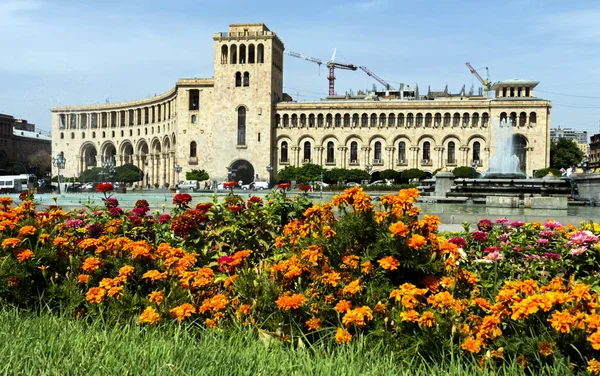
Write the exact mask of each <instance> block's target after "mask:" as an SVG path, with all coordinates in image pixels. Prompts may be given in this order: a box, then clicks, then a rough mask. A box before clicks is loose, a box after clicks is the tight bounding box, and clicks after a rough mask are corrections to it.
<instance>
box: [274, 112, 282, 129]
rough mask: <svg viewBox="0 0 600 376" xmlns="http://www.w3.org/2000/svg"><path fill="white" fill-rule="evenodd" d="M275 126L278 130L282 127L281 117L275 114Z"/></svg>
mask: <svg viewBox="0 0 600 376" xmlns="http://www.w3.org/2000/svg"><path fill="white" fill-rule="evenodd" d="M275 125H276V126H277V128H279V127H281V115H279V114H275Z"/></svg>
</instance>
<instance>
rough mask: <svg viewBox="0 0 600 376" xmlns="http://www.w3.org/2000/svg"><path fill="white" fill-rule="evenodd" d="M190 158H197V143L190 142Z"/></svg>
mask: <svg viewBox="0 0 600 376" xmlns="http://www.w3.org/2000/svg"><path fill="white" fill-rule="evenodd" d="M190 158H196V141H192V142H190Z"/></svg>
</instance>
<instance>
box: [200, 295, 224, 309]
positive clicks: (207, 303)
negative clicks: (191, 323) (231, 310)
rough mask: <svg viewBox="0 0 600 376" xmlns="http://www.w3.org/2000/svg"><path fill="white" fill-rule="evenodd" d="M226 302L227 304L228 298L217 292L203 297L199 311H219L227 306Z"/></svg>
mask: <svg viewBox="0 0 600 376" xmlns="http://www.w3.org/2000/svg"><path fill="white" fill-rule="evenodd" d="M227 304H229V299H227V297H226V296H225V295H224V294H217V295H215V296H213V297H212V298H209V299H204V301H203V302H202V305H201V306H200V313H204V312H207V311H212V312H219V311H222V310H224V309H225V308H227Z"/></svg>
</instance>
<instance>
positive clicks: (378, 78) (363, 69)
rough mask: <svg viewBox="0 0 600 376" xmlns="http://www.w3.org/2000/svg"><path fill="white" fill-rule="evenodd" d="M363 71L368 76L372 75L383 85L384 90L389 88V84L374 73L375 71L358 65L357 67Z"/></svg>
mask: <svg viewBox="0 0 600 376" xmlns="http://www.w3.org/2000/svg"><path fill="white" fill-rule="evenodd" d="M359 68H360V69H361V70H362V71H363V72H365V73H366V74H367V75H369V76H370V77H373V78H374V79H375V80H376V81H377V82H379V83H380V84H382V85H383V87H385V90H390V88H391V86H392V85H390V84H389V83H387V82H386V81H385V80H384V79H383V78H381V77H379V76H378V75H376V74H375V73H373V72H371V71H370V70H369V69H368V68H367V67H365V66H362V65H361V66H360V67H359Z"/></svg>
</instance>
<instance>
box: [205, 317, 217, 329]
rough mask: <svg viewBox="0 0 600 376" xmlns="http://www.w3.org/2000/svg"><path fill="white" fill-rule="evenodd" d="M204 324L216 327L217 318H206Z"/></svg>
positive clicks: (212, 327) (211, 327) (208, 326)
mask: <svg viewBox="0 0 600 376" xmlns="http://www.w3.org/2000/svg"><path fill="white" fill-rule="evenodd" d="M204 325H206V327H207V328H210V329H214V328H216V327H217V320H213V319H206V320H204Z"/></svg>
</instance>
